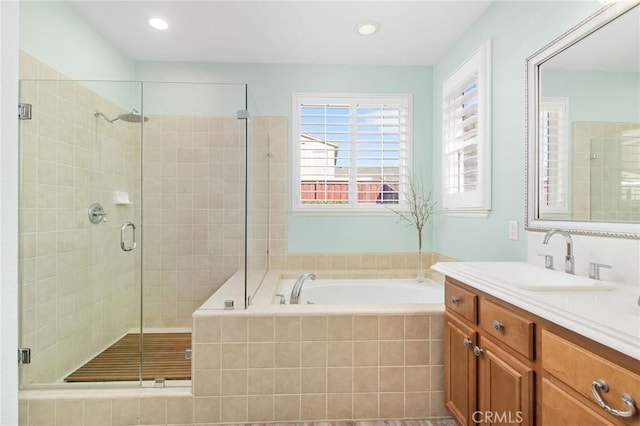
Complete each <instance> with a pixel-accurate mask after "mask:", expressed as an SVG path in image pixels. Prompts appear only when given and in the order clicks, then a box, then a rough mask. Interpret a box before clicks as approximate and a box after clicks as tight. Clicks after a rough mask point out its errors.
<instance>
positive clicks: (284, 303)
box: [276, 293, 287, 305]
mask: <svg viewBox="0 0 640 426" xmlns="http://www.w3.org/2000/svg"><path fill="white" fill-rule="evenodd" d="M276 297H279V298H280V302H278V304H279V305H286V304H287V299H286V297H285V295H284V294H282V293H278V294H276Z"/></svg>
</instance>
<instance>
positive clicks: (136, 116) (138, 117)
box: [114, 108, 149, 123]
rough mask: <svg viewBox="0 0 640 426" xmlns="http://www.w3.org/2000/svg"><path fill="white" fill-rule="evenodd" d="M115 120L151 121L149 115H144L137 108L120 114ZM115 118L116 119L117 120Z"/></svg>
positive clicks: (130, 121) (128, 121)
mask: <svg viewBox="0 0 640 426" xmlns="http://www.w3.org/2000/svg"><path fill="white" fill-rule="evenodd" d="M115 120H122V121H126V122H127V123H140V122H142V121H149V117H143V116H142V114H140V113H139V112H138V111H137V110H136V109H135V108H134V109H132V110H131V112H127V113H125V114H120V115H119V116H117V117H116V118H115ZM115 120H114V121H115Z"/></svg>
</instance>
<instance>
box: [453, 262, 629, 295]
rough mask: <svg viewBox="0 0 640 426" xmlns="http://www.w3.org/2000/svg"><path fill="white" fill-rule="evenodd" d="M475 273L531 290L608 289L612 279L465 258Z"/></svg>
mask: <svg viewBox="0 0 640 426" xmlns="http://www.w3.org/2000/svg"><path fill="white" fill-rule="evenodd" d="M465 266H468V267H469V268H470V269H475V271H473V272H475V273H477V274H479V275H482V276H484V277H485V278H487V279H492V280H494V281H496V282H498V283H500V284H502V285H509V286H513V287H518V288H522V289H525V290H532V291H600V290H612V289H614V288H616V287H617V284H616V283H612V282H608V281H600V280H594V279H591V278H587V277H583V276H577V275H572V274H567V273H565V272H561V271H556V270H551V269H545V268H542V267H539V266H534V265H531V264H529V263H525V262H465Z"/></svg>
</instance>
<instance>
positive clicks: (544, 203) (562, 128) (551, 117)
mask: <svg viewBox="0 0 640 426" xmlns="http://www.w3.org/2000/svg"><path fill="white" fill-rule="evenodd" d="M568 108H569V101H568V99H566V98H542V99H541V100H540V129H539V132H540V133H539V134H540V152H539V153H538V155H539V160H540V161H539V164H540V171H539V173H538V176H539V179H540V181H539V182H538V185H539V188H540V194H541V195H540V212H541V213H545V214H546V216H549V215H556V216H558V217H562V216H566V215H568V214H569V202H568V195H569V194H568V191H569V175H568V173H569V122H568V117H569V114H568Z"/></svg>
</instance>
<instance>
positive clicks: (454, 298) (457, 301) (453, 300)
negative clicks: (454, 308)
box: [451, 296, 460, 305]
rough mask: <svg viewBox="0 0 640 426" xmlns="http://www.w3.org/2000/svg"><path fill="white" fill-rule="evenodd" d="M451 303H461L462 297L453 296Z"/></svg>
mask: <svg viewBox="0 0 640 426" xmlns="http://www.w3.org/2000/svg"><path fill="white" fill-rule="evenodd" d="M451 303H453V304H454V305H457V304H458V303H460V298H459V297H458V296H451Z"/></svg>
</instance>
